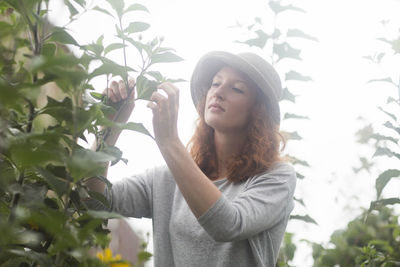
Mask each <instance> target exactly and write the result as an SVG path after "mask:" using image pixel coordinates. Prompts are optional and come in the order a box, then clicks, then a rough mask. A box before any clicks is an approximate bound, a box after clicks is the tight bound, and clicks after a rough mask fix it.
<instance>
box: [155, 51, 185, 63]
mask: <svg viewBox="0 0 400 267" xmlns="http://www.w3.org/2000/svg"><path fill="white" fill-rule="evenodd" d="M182 60H183V58H181V57H179V56H177V55H175V54H174V53H172V52H165V53H162V54H156V55H153V56H152V57H151V63H152V64H155V63H167V62H179V61H182Z"/></svg>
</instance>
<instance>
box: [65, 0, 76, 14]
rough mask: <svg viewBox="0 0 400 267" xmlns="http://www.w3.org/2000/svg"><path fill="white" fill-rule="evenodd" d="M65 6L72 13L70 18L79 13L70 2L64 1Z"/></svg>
mask: <svg viewBox="0 0 400 267" xmlns="http://www.w3.org/2000/svg"><path fill="white" fill-rule="evenodd" d="M64 4H65V5H66V6H67V7H68V10H69V13H70V16H69V18H72V17H73V16H75V15H76V14H78V13H79V12H78V10H76V8H75V7H74V6H73V5H72V4H71V2H70V1H69V0H64Z"/></svg>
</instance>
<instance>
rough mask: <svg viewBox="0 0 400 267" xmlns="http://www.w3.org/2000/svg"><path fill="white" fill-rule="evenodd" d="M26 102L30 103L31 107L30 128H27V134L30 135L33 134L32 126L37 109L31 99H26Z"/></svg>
mask: <svg viewBox="0 0 400 267" xmlns="http://www.w3.org/2000/svg"><path fill="white" fill-rule="evenodd" d="M25 101H26V102H28V105H29V115H28V126H27V128H26V132H27V133H30V132H32V124H33V120H34V118H35V107H34V106H33V103H32V102H31V101H30V100H29V99H27V98H25Z"/></svg>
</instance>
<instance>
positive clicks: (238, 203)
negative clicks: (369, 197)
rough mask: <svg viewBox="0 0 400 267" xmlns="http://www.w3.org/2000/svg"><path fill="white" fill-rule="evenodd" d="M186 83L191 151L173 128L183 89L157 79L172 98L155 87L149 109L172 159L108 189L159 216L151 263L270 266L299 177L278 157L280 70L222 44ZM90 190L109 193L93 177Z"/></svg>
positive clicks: (139, 211) (116, 91)
mask: <svg viewBox="0 0 400 267" xmlns="http://www.w3.org/2000/svg"><path fill="white" fill-rule="evenodd" d="M190 86H191V93H192V98H193V101H194V104H195V105H196V107H197V110H198V112H199V116H200V118H199V123H198V126H197V129H196V132H195V134H194V136H193V138H192V140H191V143H190V144H191V149H190V153H189V152H188V151H187V149H186V148H185V146H184V145H183V144H182V143H181V141H180V139H179V136H178V132H177V115H178V105H179V92H178V89H177V88H176V87H175V86H174V85H173V84H171V83H164V84H161V85H160V86H159V89H161V90H163V91H164V92H165V93H166V94H167V97H166V96H164V95H163V94H160V93H159V92H154V93H153V95H152V97H151V100H152V101H151V102H149V104H148V107H149V108H150V109H151V110H152V112H153V127H154V134H155V139H156V142H157V145H158V147H159V149H160V151H161V153H162V155H163V157H164V159H165V162H166V164H167V166H165V167H161V168H155V169H152V170H149V171H147V172H146V173H145V174H142V175H137V176H133V177H130V178H129V179H125V180H123V181H121V182H119V183H116V184H114V185H113V187H112V189H111V190H105V194H106V196H107V197H108V199H109V200H110V202H111V207H112V210H113V211H116V212H119V213H121V214H122V215H124V216H129V217H139V218H140V217H148V218H152V219H153V229H154V255H155V266H270V267H272V266H274V265H275V263H276V260H277V256H278V252H279V247H280V244H281V241H282V237H283V234H284V231H285V228H286V225H287V221H288V218H289V214H290V212H291V210H292V209H293V193H294V189H295V184H296V174H295V171H294V169H293V167H292V166H291V165H290V164H289V163H286V162H283V160H282V159H281V158H280V157H279V147H280V135H279V124H280V111H279V104H278V99H279V97H280V93H281V90H282V89H281V83H280V79H279V76H278V74H277V73H276V71H275V70H274V69H273V68H272V66H271V65H269V64H268V63H267V62H266V61H265V60H263V59H262V58H261V57H259V56H257V55H255V54H252V53H245V54H238V55H234V54H231V53H227V52H220V51H216V52H211V53H208V54H206V55H205V56H203V57H202V58H201V59H200V61H199V62H198V64H197V66H196V68H195V70H194V72H193V75H192V79H191V84H190ZM110 89H111V90H110V98H111V99H112V100H113V101H115V102H118V101H119V100H121V99H124V98H126V97H127V93H126V90H125V88H124V86H123V84H122V83H121V84H119V85H118V84H117V83H113V84H112V86H111V88H110ZM130 97H131V98H132V96H130ZM132 103H133V102H132ZM132 108H133V104H131V105H128V106H127V107H125V109H126V110H123V113H125V114H128V115H127V116H125V118H127V117H129V114H130V112H131V110H132ZM117 138H118V133H114V134H113V135H111V136H110V138H108V140H106V141H107V142H108V143H109V144H111V145H113V144H114V143H115V141H116V140H117ZM89 187H90V188H91V189H93V190H97V191H101V192H103V191H104V185H103V184H102V183H101V182H99V181H95V180H94V179H92V180H91V182H90V184H89Z"/></svg>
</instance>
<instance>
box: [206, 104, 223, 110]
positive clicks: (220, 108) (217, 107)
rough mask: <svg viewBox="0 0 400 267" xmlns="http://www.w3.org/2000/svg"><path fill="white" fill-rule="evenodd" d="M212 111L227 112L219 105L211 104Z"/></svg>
mask: <svg viewBox="0 0 400 267" xmlns="http://www.w3.org/2000/svg"><path fill="white" fill-rule="evenodd" d="M208 108H209V109H210V110H211V111H225V109H223V108H222V107H221V106H220V105H219V104H215V103H214V104H211V105H209V106H208Z"/></svg>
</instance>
